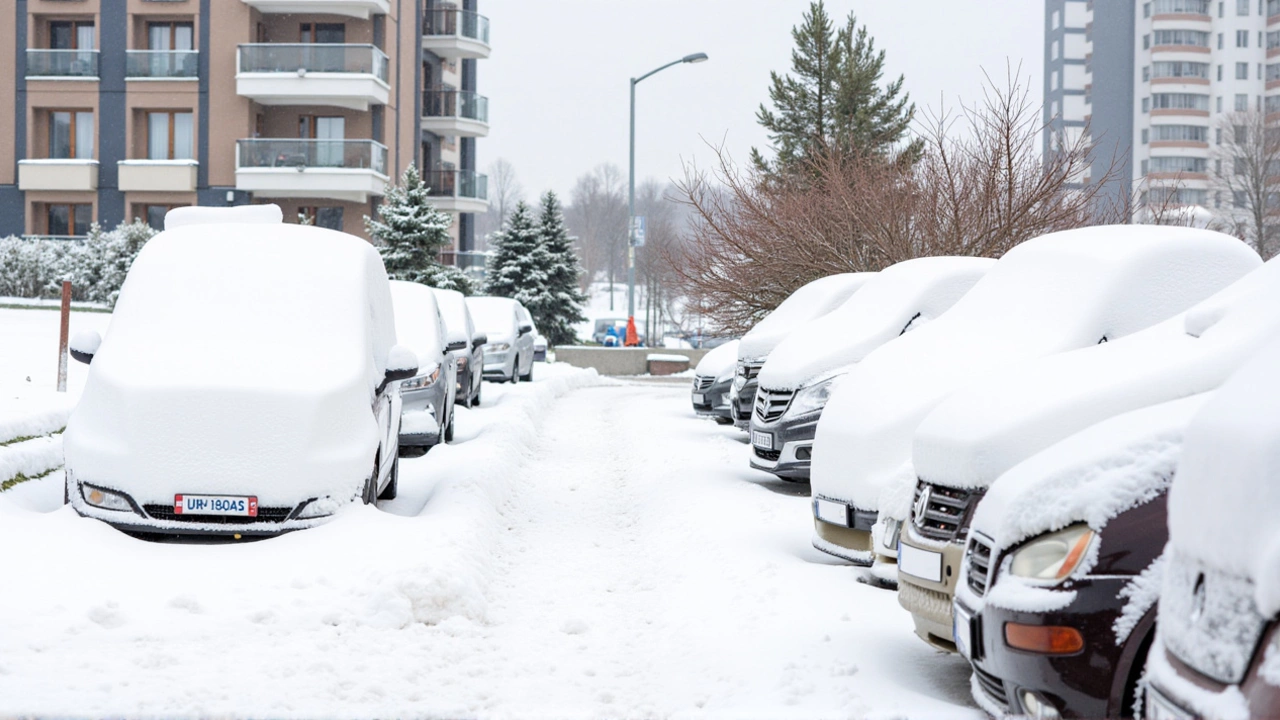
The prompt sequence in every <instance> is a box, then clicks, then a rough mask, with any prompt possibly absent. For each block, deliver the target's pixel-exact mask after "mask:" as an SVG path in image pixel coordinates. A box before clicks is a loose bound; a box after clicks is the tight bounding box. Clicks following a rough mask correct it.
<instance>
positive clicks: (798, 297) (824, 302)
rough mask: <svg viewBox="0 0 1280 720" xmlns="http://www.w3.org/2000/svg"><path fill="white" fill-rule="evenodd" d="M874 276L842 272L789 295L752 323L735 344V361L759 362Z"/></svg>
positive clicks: (871, 274)
mask: <svg viewBox="0 0 1280 720" xmlns="http://www.w3.org/2000/svg"><path fill="white" fill-rule="evenodd" d="M875 275H876V274H875V273H842V274H840V275H828V276H827V277H824V278H819V279H817V280H814V281H813V282H811V283H809V284H808V285H805V286H804V287H802V288H800V289H799V290H796V291H795V292H793V293H791V295H790V296H789V297H788V298H787V299H786V300H783V301H782V304H781V305H779V306H778V307H776V308H774V310H773V312H771V313H769V314H768V315H766V316H765V318H764V319H763V320H761V321H760V322H758V323H756V324H755V327H753V328H751V331H750V332H748V333H747V334H746V335H744V336H743V337H742V342H741V343H739V345H738V359H739V360H752V361H755V360H759V359H760V358H763V357H766V356H768V354H769V353H770V352H771V351H772V350H773V349H774V348H775V347H777V345H778V343H780V342H782V341H783V340H784V339H786V337H787V336H788V335H790V334H791V332H792V331H794V330H795V329H796V328H798V327H800V326H801V325H803V324H804V323H805V322H807V321H809V320H812V319H814V318H816V317H821V316H823V315H826V314H827V313H829V312H831V311H832V310H835V309H836V308H837V307H840V305H841V303H843V302H844V301H845V300H848V299H849V296H851V295H853V294H854V293H855V292H857V291H858V290H859V289H860V288H861V287H862V286H863V285H865V284H866V282H867V281H868V280H870V279H871V278H873V277H875Z"/></svg>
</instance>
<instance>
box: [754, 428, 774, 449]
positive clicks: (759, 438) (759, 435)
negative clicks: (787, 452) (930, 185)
mask: <svg viewBox="0 0 1280 720" xmlns="http://www.w3.org/2000/svg"><path fill="white" fill-rule="evenodd" d="M751 444H752V445H755V446H756V447H758V448H760V449H761V450H772V449H773V435H772V434H770V433H767V432H760V431H759V430H755V431H752V433H751Z"/></svg>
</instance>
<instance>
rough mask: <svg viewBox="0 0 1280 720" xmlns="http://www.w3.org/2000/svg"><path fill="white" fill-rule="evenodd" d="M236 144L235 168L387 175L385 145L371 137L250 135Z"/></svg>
mask: <svg viewBox="0 0 1280 720" xmlns="http://www.w3.org/2000/svg"><path fill="white" fill-rule="evenodd" d="M236 145H237V152H238V157H237V167H242V168H283V169H287V168H306V167H315V168H345V169H351V170H372V171H374V172H376V173H378V174H381V175H386V174H387V146H386V145H383V144H382V143H379V142H375V141H373V140H292V139H284V138H280V139H275V138H253V139H248V140H240V141H238V142H237V143H236Z"/></svg>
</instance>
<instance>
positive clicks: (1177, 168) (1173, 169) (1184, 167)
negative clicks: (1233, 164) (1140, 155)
mask: <svg viewBox="0 0 1280 720" xmlns="http://www.w3.org/2000/svg"><path fill="white" fill-rule="evenodd" d="M1150 167H1151V172H1157V173H1184V172H1185V173H1203V172H1208V170H1209V161H1208V160H1207V159H1205V158H1193V157H1156V158H1151V166H1150Z"/></svg>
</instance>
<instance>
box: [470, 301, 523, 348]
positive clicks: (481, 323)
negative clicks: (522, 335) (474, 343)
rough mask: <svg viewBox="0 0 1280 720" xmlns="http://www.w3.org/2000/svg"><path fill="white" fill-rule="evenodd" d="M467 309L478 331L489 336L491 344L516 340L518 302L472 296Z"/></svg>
mask: <svg viewBox="0 0 1280 720" xmlns="http://www.w3.org/2000/svg"><path fill="white" fill-rule="evenodd" d="M467 308H468V309H469V310H471V319H472V320H473V321H474V322H475V324H476V330H477V331H478V332H482V333H484V334H486V335H488V336H489V342H490V343H498V342H505V343H512V342H515V338H516V301H515V300H512V299H511V298H503V297H489V296H480V297H477V296H472V297H469V298H467Z"/></svg>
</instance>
